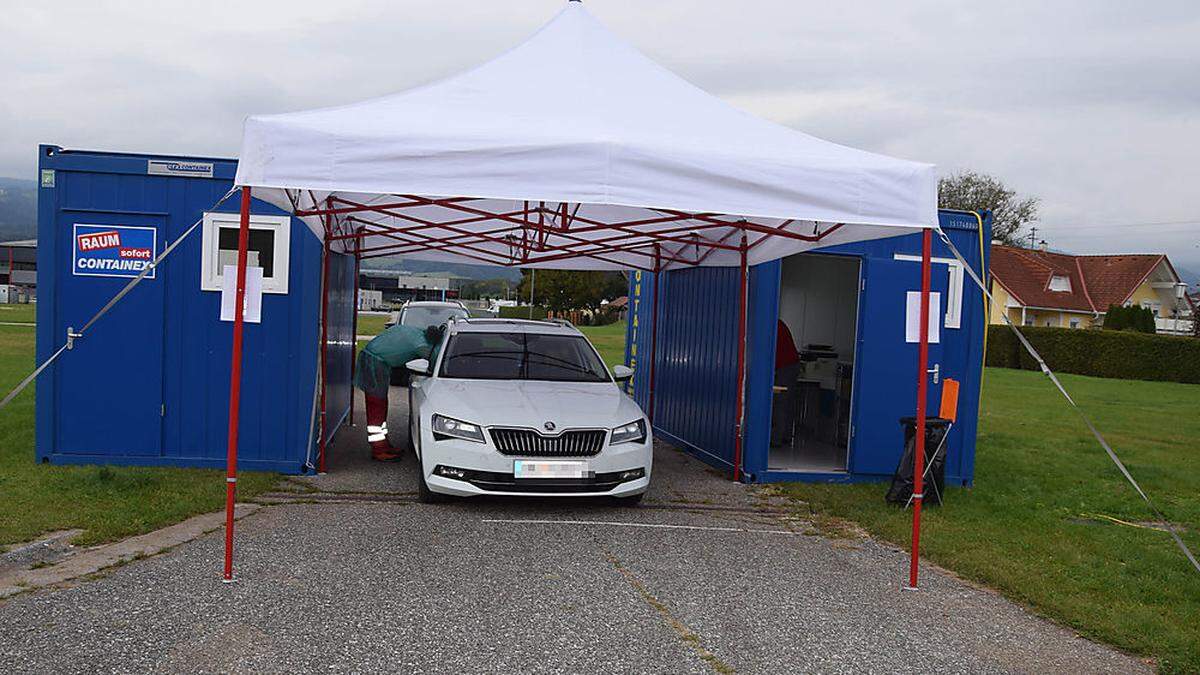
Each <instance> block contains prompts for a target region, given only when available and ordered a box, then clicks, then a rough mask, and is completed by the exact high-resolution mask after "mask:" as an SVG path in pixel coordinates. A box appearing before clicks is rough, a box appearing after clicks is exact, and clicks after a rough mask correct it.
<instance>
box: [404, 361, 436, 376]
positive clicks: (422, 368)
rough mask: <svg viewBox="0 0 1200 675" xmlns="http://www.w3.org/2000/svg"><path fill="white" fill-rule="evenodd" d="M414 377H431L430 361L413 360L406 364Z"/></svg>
mask: <svg viewBox="0 0 1200 675" xmlns="http://www.w3.org/2000/svg"><path fill="white" fill-rule="evenodd" d="M404 367H405V368H408V372H410V373H412V374H413V375H429V374H430V373H429V359H413V360H412V361H409V362H408V363H406V364H404Z"/></svg>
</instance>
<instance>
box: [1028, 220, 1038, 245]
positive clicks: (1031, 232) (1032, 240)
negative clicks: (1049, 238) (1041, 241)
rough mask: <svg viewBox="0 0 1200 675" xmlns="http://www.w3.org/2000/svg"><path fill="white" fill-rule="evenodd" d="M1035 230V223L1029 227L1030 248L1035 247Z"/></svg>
mask: <svg viewBox="0 0 1200 675" xmlns="http://www.w3.org/2000/svg"><path fill="white" fill-rule="evenodd" d="M1037 231H1038V229H1037V226H1036V225H1035V226H1032V227H1030V228H1029V248H1030V249H1035V248H1037Z"/></svg>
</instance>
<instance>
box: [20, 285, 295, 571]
mask: <svg viewBox="0 0 1200 675" xmlns="http://www.w3.org/2000/svg"><path fill="white" fill-rule="evenodd" d="M17 307H19V308H21V309H25V308H28V309H29V312H28V319H29V320H32V319H33V316H32V306H17ZM7 308H8V307H7V306H0V321H5V320H7V318H5V317H6V315H5V313H4V311H3V310H5V309H7ZM33 351H34V329H33V328H32V327H23V326H0V389H3V392H4V393H7V392H8V391H9V390H10V389H11V388H12V387H14V386H16V384H17V383H18V382H20V381H21V380H22V379H23V378H24V377H25V376H26V375H28V374H29V372H30V371H32V370H33V367H34V354H33ZM65 358H69V355H68V357H65ZM33 398H34V397H33V387H32V386H31V387H29V388H28V389H26V390H25V391H24V392H23V393H22V394H21V395H20V396H18V397H17V398H16V399H15V400H14V401H13V402H12V403H10V404H9V405H8V407H6V408H4V409H3V410H0V513H2V514H4V515H3V517H0V547H3V546H4V545H6V544H13V543H16V542H21V541H28V540H30V539H33V538H35V537H37V536H38V535H39V534H42V533H44V532H49V531H53V530H66V529H76V528H78V529H82V530H84V533H83V534H82V535H80V536H79V537H78V538H76V539H75V543H77V544H95V543H100V542H105V541H111V540H114V539H120V538H122V537H126V536H130V535H134V534H140V533H142V532H148V531H150V530H154V529H157V528H159V527H163V526H166V525H170V524H172V523H175V522H178V521H180V520H183V519H185V518H188V517H190V516H193V515H196V514H198V513H205V512H208V511H215V510H217V509H220V508H222V507H223V506H224V504H225V479H224V472H223V471H215V470H201V469H165V468H134V467H115V466H112V467H108V466H50V465H45V464H36V463H35V462H34V455H33ZM277 480H278V477H277V476H276V475H274V474H264V473H253V472H243V473H242V474H241V478H240V480H239V482H238V495H239V497H240V498H241V499H251V498H253V497H254V496H255V495H257V494H259V493H261V492H263V491H265V490H267V489H269V488H270V487H271V486H273V485H274V484H275V482H276V481H277Z"/></svg>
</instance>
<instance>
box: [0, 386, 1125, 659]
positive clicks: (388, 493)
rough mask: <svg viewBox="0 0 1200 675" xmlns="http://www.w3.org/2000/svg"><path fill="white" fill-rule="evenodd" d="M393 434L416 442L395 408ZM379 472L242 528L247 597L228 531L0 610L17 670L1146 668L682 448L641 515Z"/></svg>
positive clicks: (300, 497)
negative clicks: (732, 477) (832, 527)
mask: <svg viewBox="0 0 1200 675" xmlns="http://www.w3.org/2000/svg"><path fill="white" fill-rule="evenodd" d="M393 391H394V392H396V393H399V392H397V390H393ZM394 398H401V397H398V396H394ZM359 409H360V410H361V407H360V408H359ZM390 422H391V424H390V425H389V426H390V427H391V428H392V429H393V430H394V431H393V443H395V444H397V445H399V444H403V443H404V440H403V438H404V434H403V433H402V430H404V429H405V423H406V420H405V412H404V410H403V405H396V406H394V411H393V416H392V419H391V420H390ZM366 457H367V450H366V443H365V438H364V431H363V426H362V425H361V419H360V425H359V426H358V427H356V428H348V429H344V430H343V431H342V432H340V433H339V436H338V438H337V443H336V444H335V446H334V448H333V449H332V451H331V454H330V464H329V466H330V472H329V473H328V474H327V475H325V476H318V477H312V478H301V479H293V480H290V481H289V482H288V485H287V489H286V490H282V491H280V492H278V493H275V494H273V495H272V496H271V497H270V498H269V501H270V502H271V504H272V505H271V506H270V507H269V508H264V509H261V510H260V511H259V512H258V513H256V514H254V515H252V516H249V517H247V518H246V519H244V520H243V521H240V522H239V525H238V530H237V542H238V547H237V582H236V583H234V584H228V585H227V584H222V583H221V582H220V580H219V573H220V567H221V552H222V537H221V533H220V532H216V533H212V534H209V535H206V536H203V537H201V538H199V539H196V540H195V541H192V542H190V543H188V544H184V545H182V546H180V547H178V548H176V549H173V550H171V551H169V552H167V553H164V554H161V555H157V556H153V557H151V558H148V559H145V560H139V561H135V562H133V563H130V564H128V565H124V566H122V567H119V568H116V569H113V570H111V571H109V572H108V573H106V574H104V575H102V576H100V577H99V578H96V579H93V580H88V581H83V582H80V583H76V584H74V585H72V586H70V587H67V588H61V589H55V590H44V591H38V592H34V593H26V594H22V595H19V596H16V597H14V598H12V599H10V600H8V601H6V602H4V603H2V604H0V663H3V664H4V670H5V671H6V672H47V671H54V672H85V671H86V672H139V671H188V672H231V671H236V672H295V671H315V670H321V671H325V672H340V671H403V672H456V673H461V672H580V671H587V672H614V673H615V672H622V673H624V672H662V673H666V672H670V673H690V672H795V671H805V672H862V671H888V672H972V673H974V672H997V673H1000V672H1033V671H1071V672H1130V671H1144V670H1147V666H1146V664H1144V663H1142V662H1140V661H1138V660H1136V659H1133V658H1131V657H1128V656H1126V655H1123V654H1120V653H1118V652H1115V651H1114V650H1111V649H1109V648H1106V647H1102V646H1099V645H1096V644H1093V643H1091V642H1089V641H1087V640H1084V639H1081V638H1079V637H1077V636H1075V635H1074V634H1072V633H1071V632H1070V631H1068V630H1065V629H1063V628H1060V627H1058V626H1055V625H1053V624H1051V623H1049V622H1047V621H1045V620H1042V619H1039V618H1037V617H1035V616H1033V615H1031V614H1030V613H1028V612H1026V611H1025V610H1023V609H1021V608H1020V607H1017V606H1016V605H1014V604H1012V603H1010V602H1008V601H1006V600H1004V599H1002V598H1001V597H999V596H998V595H996V594H994V593H991V592H989V591H986V590H982V589H978V588H975V587H973V586H971V585H968V584H966V583H963V582H961V581H958V580H956V579H954V578H953V577H951V576H949V575H947V574H944V573H941V572H938V571H937V570H935V569H934V568H931V567H927V568H926V571H925V573H924V576H923V584H922V588H921V590H920V591H916V592H912V591H904V590H902V589H901V581H902V580H903V578H904V571H905V569H906V563H907V558H906V556H905V555H904V553H903V552H902V551H899V550H896V549H895V548H893V547H890V546H887V545H883V544H879V543H876V542H873V541H871V540H867V539H858V538H852V539H829V538H826V537H824V536H821V535H820V534H819V533H818V532H817V531H816V530H815V529H814V528H813V527H812V525H811V524H810V523H807V522H805V521H803V520H798V519H796V517H795V516H793V515H792V512H791V511H790V510H789V509H787V508H786V505H784V504H780V503H778V502H775V501H772V499H770V498H769V497H766V496H764V494H763V493H762V491H760V490H758V489H756V488H754V487H750V486H743V485H737V484H734V483H731V482H730V481H728V480H726V479H725V478H724V477H722V476H720V475H718V474H716V473H715V472H712V471H711V470H709V469H707V468H706V467H705V466H704V465H703V464H701V463H699V462H697V461H696V460H694V459H691V458H689V457H687V456H686V455H683V454H682V453H680V452H678V451H676V450H674V449H671V448H667V447H660V448H658V449H657V451H656V457H655V462H656V464H655V471H654V483H653V487H652V491H651V494H650V495H649V498H648V499H647V500H646V501H645V502H644V503H643V505H642V506H640V507H621V506H614V505H612V504H609V503H607V502H605V501H597V500H585V501H578V500H554V501H546V500H507V499H480V500H461V501H456V502H452V503H449V504H439V505H422V504H418V503H416V501H415V498H414V495H413V490H414V489H415V483H414V480H415V477H414V475H413V472H412V464H413V463H412V461H411V459H406V460H405V461H403V462H400V463H398V464H387V465H383V464H378V463H372V462H370V461H369V460H367V459H366Z"/></svg>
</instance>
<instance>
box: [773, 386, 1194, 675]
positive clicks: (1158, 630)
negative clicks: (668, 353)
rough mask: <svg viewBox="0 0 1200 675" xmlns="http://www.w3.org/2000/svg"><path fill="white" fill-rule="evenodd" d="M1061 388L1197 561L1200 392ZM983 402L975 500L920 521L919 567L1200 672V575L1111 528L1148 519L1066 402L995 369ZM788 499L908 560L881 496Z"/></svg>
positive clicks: (961, 500) (907, 522) (968, 494)
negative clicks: (848, 523)
mask: <svg viewBox="0 0 1200 675" xmlns="http://www.w3.org/2000/svg"><path fill="white" fill-rule="evenodd" d="M1062 379H1063V383H1064V385H1065V386H1066V387H1067V389H1068V391H1070V392H1071V393H1072V395H1073V396H1074V397H1075V400H1076V401H1077V402H1078V403H1079V404H1080V406H1081V407H1083V409H1084V410H1086V411H1087V412H1088V414H1089V415H1091V416H1092V419H1093V420H1094V422H1095V424H1096V426H1097V427H1098V428H1099V429H1100V431H1101V433H1103V434H1105V436H1106V438H1107V439H1108V441H1109V442H1110V443H1111V444H1112V445H1113V447H1114V448H1115V449H1116V450H1117V453H1118V454H1119V455H1121V456H1122V458H1123V459H1124V461H1125V463H1126V465H1127V467H1128V468H1129V470H1130V472H1131V473H1133V475H1134V477H1135V478H1136V479H1138V481H1139V482H1140V483H1141V485H1142V487H1143V488H1144V489H1145V490H1146V491H1147V492H1148V493H1149V494H1150V495H1151V497H1152V498H1154V499H1155V501H1156V503H1157V504H1158V506H1159V508H1161V509H1162V510H1163V511H1164V512H1165V513H1166V515H1167V517H1168V518H1169V519H1171V520H1172V521H1173V522H1174V523H1175V524H1176V525H1179V526H1182V527H1184V528H1185V531H1184V532H1183V535H1182V536H1183V537H1184V539H1185V540H1186V541H1187V542H1188V544H1189V545H1190V546H1191V547H1192V549H1193V551H1196V550H1197V549H1200V449H1198V448H1197V442H1196V441H1197V438H1198V437H1200V415H1197V411H1198V410H1200V386H1197V385H1185V384H1175V383H1167V382H1141V381H1128V380H1106V379H1098V378H1090V377H1082V376H1073V375H1066V376H1063V377H1062ZM983 398H984V406H983V416H982V418H981V421H980V433H979V442H978V443H979V445H978V451H977V453H976V469H975V487H974V488H973V489H957V490H951V491H950V493H949V495H948V501H947V504H946V505H945V506H943V507H941V508H929V509H926V510H925V511H924V514H925V517H924V518H923V519H922V523H923V527H922V537H921V544H922V546H921V549H922V550H921V552H922V554H923V556H924V557H926V558H928V559H929V560H932V561H934V562H935V563H937V564H939V565H942V566H944V567H946V568H948V569H951V570H953V571H954V572H956V573H957V574H959V575H961V576H963V577H966V578H968V579H971V580H974V581H978V582H982V583H984V584H986V585H988V586H991V587H993V588H996V589H998V590H1000V591H1001V592H1002V593H1003V594H1004V595H1006V596H1008V597H1010V598H1012V599H1015V600H1017V601H1018V602H1021V603H1023V604H1025V605H1026V606H1028V607H1031V608H1032V609H1034V610H1035V611H1036V612H1038V613H1040V614H1042V615H1044V616H1047V617H1049V618H1052V619H1054V620H1056V621H1058V622H1060V623H1062V624H1064V625H1067V626H1070V627H1072V628H1074V629H1075V630H1077V631H1079V632H1080V633H1082V634H1083V635H1085V636H1087V637H1090V638H1093V639H1096V640H1100V641H1104V642H1107V643H1110V644H1112V645H1115V646H1117V647H1120V648H1122V649H1125V650H1127V651H1130V652H1132V653H1135V654H1139V655H1145V656H1152V657H1155V658H1156V659H1157V660H1158V663H1159V666H1160V668H1161V669H1162V670H1164V671H1180V672H1195V671H1200V574H1197V573H1196V571H1195V570H1194V569H1193V568H1192V567H1191V566H1190V565H1189V564H1188V562H1187V560H1186V559H1185V558H1184V557H1183V555H1182V553H1181V552H1180V551H1179V549H1178V548H1177V547H1176V546H1175V544H1174V543H1173V542H1172V540H1171V538H1170V537H1169V536H1168V535H1167V534H1166V533H1165V532H1161V531H1156V530H1153V529H1146V528H1140V527H1132V526H1128V525H1122V524H1118V523H1115V522H1113V521H1111V520H1108V519H1107V518H1115V519H1118V520H1122V521H1126V522H1129V523H1145V521H1149V520H1151V519H1152V516H1151V514H1150V513H1149V512H1148V511H1147V509H1146V506H1145V504H1144V503H1143V502H1142V501H1141V498H1140V497H1138V496H1137V494H1136V493H1135V492H1134V491H1133V489H1132V488H1131V487H1130V486H1129V485H1128V484H1127V483H1126V482H1125V479H1124V478H1123V477H1122V476H1121V475H1120V473H1119V472H1118V470H1117V469H1116V467H1115V466H1113V464H1112V463H1111V462H1110V461H1109V459H1108V458H1107V456H1106V455H1105V454H1104V451H1103V450H1102V449H1101V448H1100V447H1099V445H1098V444H1097V443H1096V441H1095V440H1094V438H1092V436H1091V434H1090V433H1089V432H1088V431H1087V429H1086V428H1085V427H1084V426H1083V424H1082V422H1081V421H1080V420H1079V418H1078V417H1077V416H1076V415H1075V414H1074V413H1073V412H1072V411H1071V410H1070V408H1069V407H1068V406H1067V404H1066V402H1065V401H1064V400H1063V399H1062V397H1061V395H1060V394H1058V392H1057V391H1056V390H1054V388H1053V386H1052V385H1051V384H1050V383H1049V382H1048V381H1047V380H1046V378H1045V377H1044V376H1043V375H1041V374H1040V373H1034V372H1026V371H1017V370H1006V369H998V368H990V369H988V371H987V375H986V378H985V386H984V395H983ZM781 489H782V490H783V491H784V492H785V493H786V494H788V495H790V496H792V497H794V498H795V499H796V500H799V501H802V502H804V504H803V505H801V506H800V508H801V509H803V510H808V511H811V512H812V513H814V514H816V515H818V516H820V517H830V516H832V517H837V518H843V519H847V520H852V521H854V522H856V523H858V524H859V525H861V526H862V527H863V528H864V529H865V530H867V531H868V532H870V533H871V534H872V535H874V536H877V537H880V538H882V539H885V540H888V541H891V542H894V543H896V544H899V545H901V546H904V547H906V548H907V547H908V546H909V542H910V534H911V527H912V525H911V514H910V513H909V512H905V511H901V510H899V509H896V508H893V507H889V506H887V505H885V504H884V501H883V494H884V492H885V490H886V486H885V485H883V484H860V485H850V486H844V485H811V484H791V485H786V486H782V487H781ZM1106 517H1107V518H1106ZM900 581H901V580H900V579H897V583H900Z"/></svg>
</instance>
